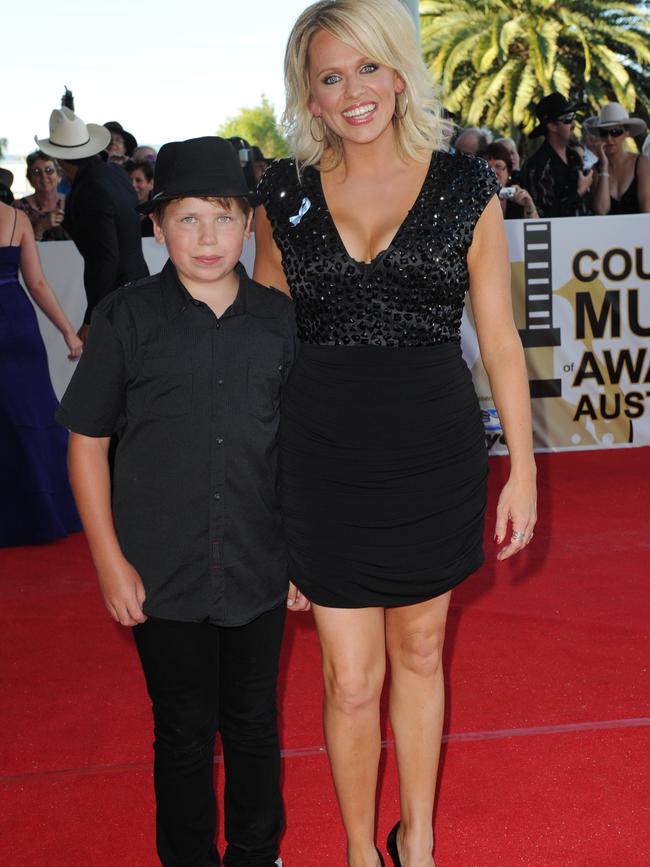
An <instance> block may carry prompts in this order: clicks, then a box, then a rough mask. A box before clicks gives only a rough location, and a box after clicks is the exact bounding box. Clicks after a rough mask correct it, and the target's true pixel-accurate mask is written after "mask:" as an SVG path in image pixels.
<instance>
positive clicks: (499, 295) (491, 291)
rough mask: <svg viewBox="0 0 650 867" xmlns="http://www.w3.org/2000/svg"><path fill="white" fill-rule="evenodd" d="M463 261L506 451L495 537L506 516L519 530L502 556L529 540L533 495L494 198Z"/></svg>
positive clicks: (517, 348) (519, 357)
mask: <svg viewBox="0 0 650 867" xmlns="http://www.w3.org/2000/svg"><path fill="white" fill-rule="evenodd" d="M467 263H468V267H469V276H470V288H469V293H470V299H471V303H472V311H473V314H474V321H475V323H476V332H477V335H478V341H479V347H480V350H481V358H482V360H483V365H484V367H485V370H486V372H487V375H488V378H489V380H490V387H491V390H492V397H493V399H494V404H495V407H496V409H497V412H498V414H499V419H500V421H501V425H502V427H503V431H504V434H505V438H506V443H507V445H508V451H509V453H510V477H509V479H508V482H507V483H506V485H505V486H504V488H503V491H502V492H501V496H500V498H499V504H498V507H497V523H496V539H497V542H499V543H501V542H502V541H503V540H504V539H505V537H506V533H507V529H508V520H511V521H512V530H513V533H523V534H524V536H523V538H520V539H511V541H510V542H509V543H508V544H507V545H506V546H505V548H502V549H501V551H500V552H499V554H498V555H497V556H498V558H499V559H500V560H504V559H506V558H507V557H510V556H511V555H512V554H515V553H516V552H517V551H519V550H520V549H521V548H522V547H524V546H525V545H526V544H527V543H528V542H529V541H530V538H531V536H532V532H533V527H534V526H535V521H536V516H537V507H536V499H537V498H536V482H535V479H536V467H535V459H534V457H533V435H532V420H531V409H530V390H529V385H528V373H527V370H526V362H525V359H524V351H523V348H522V345H521V340H520V339H519V334H518V332H517V329H516V328H515V324H514V320H513V315H512V300H511V295H510V260H509V256H508V244H507V241H506V236H505V232H504V227H503V218H502V215H501V209H500V208H499V202H498V199H497V198H496V196H495V197H493V198H492V200H491V201H490V202H489V204H488V205H487V207H486V208H485V211H484V212H483V214H482V216H481V218H480V219H479V221H478V223H477V224H476V228H475V230H474V239H473V242H472V245H471V247H470V249H469V252H468V255H467Z"/></svg>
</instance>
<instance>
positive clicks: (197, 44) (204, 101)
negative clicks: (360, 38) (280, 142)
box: [0, 0, 309, 156]
mask: <svg viewBox="0 0 650 867" xmlns="http://www.w3.org/2000/svg"><path fill="white" fill-rule="evenodd" d="M308 4H309V0H185V2H184V3H183V2H180V0H152V2H149V3H143V2H137V0H104V2H101V3H100V2H98V0H48V2H44V0H31V2H29V0H23V2H22V3H19V2H16V0H9V2H7V3H6V4H5V8H3V12H2V30H3V36H4V39H3V51H2V57H1V58H0V81H2V112H1V114H0V137H4V138H7V139H8V148H7V151H8V153H9V154H16V155H19V156H20V155H25V154H26V153H28V152H29V151H30V150H33V149H34V147H35V145H34V141H33V138H34V134H35V133H37V134H38V135H39V137H47V134H48V122H49V117H50V113H51V111H52V109H53V108H58V107H59V105H60V100H61V95H62V93H63V88H64V85H67V86H68V87H69V88H70V89H71V90H72V91H73V93H74V97H75V110H76V112H77V114H78V115H79V116H80V117H82V118H83V119H84V120H85V121H86V122H92V123H105V122H106V121H109V120H118V121H120V123H121V124H122V125H123V126H124V127H125V128H126V129H128V130H129V131H130V132H132V133H133V134H134V135H135V136H136V138H137V139H138V141H139V142H140V143H142V144H153V145H160V144H162V143H163V142H165V141H169V140H173V139H179V138H180V139H183V138H191V137H193V136H198V135H212V134H214V133H215V131H216V129H217V127H218V126H219V125H220V124H221V123H222V122H223V121H224V120H226V119H227V118H228V117H232V116H233V115H234V114H236V113H237V112H238V110H239V109H240V108H243V107H244V106H254V105H258V104H259V102H260V98H261V95H262V94H263V93H264V94H265V95H266V96H267V97H268V98H269V100H270V101H271V103H272V104H273V105H274V106H275V108H276V112H277V113H278V114H280V113H281V111H282V109H283V107H284V86H283V79H282V59H283V56H284V47H285V44H286V39H287V36H288V34H289V31H290V29H291V26H292V24H293V22H294V21H295V19H296V17H297V16H298V15H299V13H300V12H301V11H302V10H303V9H304V8H305V6H307V5H308ZM7 6H8V7H9V8H8V9H7Z"/></svg>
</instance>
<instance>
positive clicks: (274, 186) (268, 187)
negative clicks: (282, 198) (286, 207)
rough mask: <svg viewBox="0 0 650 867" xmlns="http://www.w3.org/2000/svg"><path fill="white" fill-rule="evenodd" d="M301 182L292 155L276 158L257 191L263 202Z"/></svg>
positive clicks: (263, 176)
mask: <svg viewBox="0 0 650 867" xmlns="http://www.w3.org/2000/svg"><path fill="white" fill-rule="evenodd" d="M298 184H299V178H298V172H297V170H296V161H295V160H294V159H293V158H291V157H283V158H282V159H279V160H275V161H274V162H272V163H271V165H270V166H269V167H268V168H267V170H266V171H265V172H264V174H263V175H262V178H261V180H260V182H259V185H258V188H257V192H258V195H259V197H260V200H261V201H262V203H263V204H264V203H266V201H267V200H269V199H271V198H273V197H275V196H279V195H280V194H281V193H282V192H284V193H285V194H286V192H287V190H289V189H292V188H294V187H296V186H297V185H298Z"/></svg>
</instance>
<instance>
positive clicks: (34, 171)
mask: <svg viewBox="0 0 650 867" xmlns="http://www.w3.org/2000/svg"><path fill="white" fill-rule="evenodd" d="M55 173H56V169H55V168H52V166H46V167H45V168H44V169H32V171H31V174H32V175H35V176H36V177H39V175H53V174H55Z"/></svg>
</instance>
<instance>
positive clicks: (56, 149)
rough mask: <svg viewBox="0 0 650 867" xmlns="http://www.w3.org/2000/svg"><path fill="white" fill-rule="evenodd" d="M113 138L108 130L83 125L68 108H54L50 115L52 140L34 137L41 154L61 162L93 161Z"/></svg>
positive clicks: (88, 124) (93, 125)
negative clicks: (86, 159)
mask: <svg viewBox="0 0 650 867" xmlns="http://www.w3.org/2000/svg"><path fill="white" fill-rule="evenodd" d="M110 140H111V134H110V132H109V131H108V130H107V129H106V127H105V126H100V125H99V124H97V123H84V122H83V121H82V119H81V118H80V117H77V115H76V114H75V113H74V112H73V111H70V109H69V108H65V106H64V107H63V108H55V109H54V111H53V112H52V114H51V115H50V137H49V138H41V139H39V138H38V136H34V141H35V142H36V144H37V145H38V148H39V150H42V151H43V153H45V154H47V155H48V156H50V157H56V158H57V159H60V160H80V159H83V157H93V156H95V154H98V153H99V152H100V151H103V150H104V148H106V147H107V146H108V143H109V142H110Z"/></svg>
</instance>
